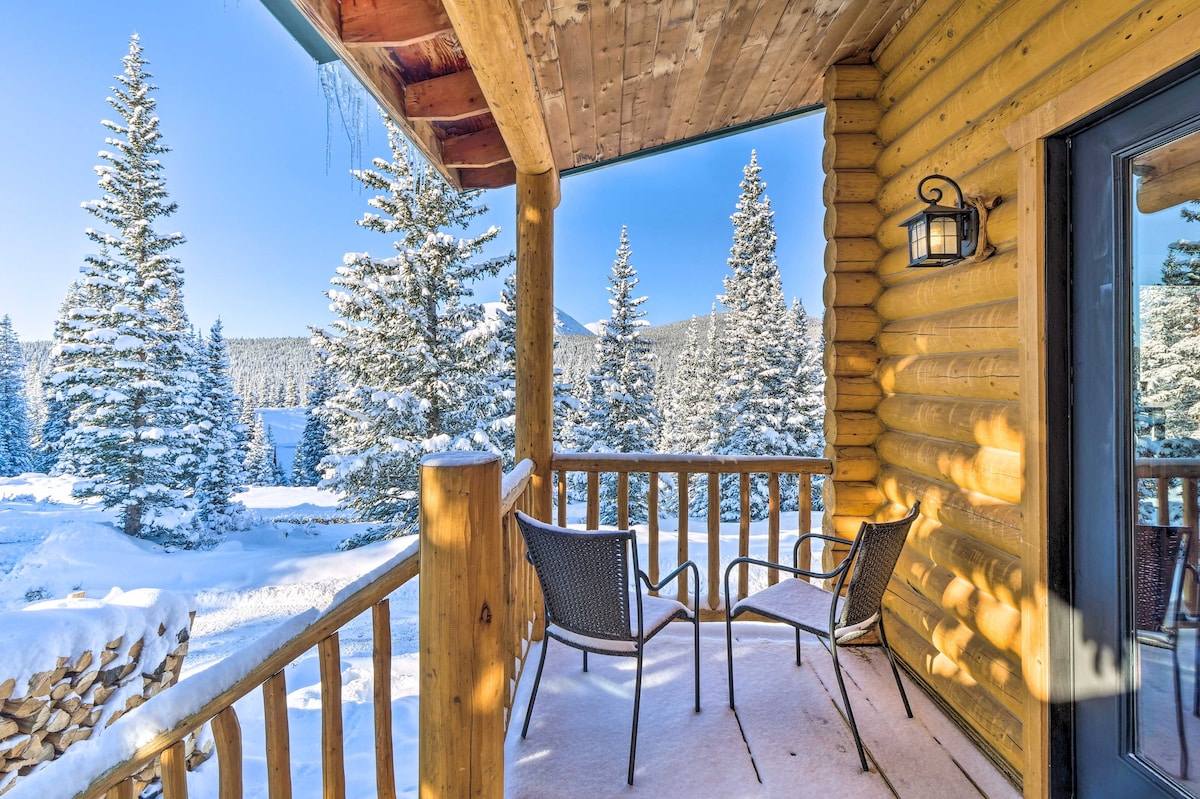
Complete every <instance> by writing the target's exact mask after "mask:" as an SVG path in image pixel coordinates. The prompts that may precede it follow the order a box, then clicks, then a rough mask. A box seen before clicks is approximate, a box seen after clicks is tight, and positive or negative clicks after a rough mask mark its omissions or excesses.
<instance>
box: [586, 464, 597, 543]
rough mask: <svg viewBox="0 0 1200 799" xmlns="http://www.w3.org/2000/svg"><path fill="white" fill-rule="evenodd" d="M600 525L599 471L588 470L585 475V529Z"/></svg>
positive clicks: (595, 527) (592, 528)
mask: <svg viewBox="0 0 1200 799" xmlns="http://www.w3.org/2000/svg"><path fill="white" fill-rule="evenodd" d="M599 527H600V473H599V472H588V476H587V529H589V530H595V529H598V528H599Z"/></svg>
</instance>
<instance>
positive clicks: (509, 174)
mask: <svg viewBox="0 0 1200 799" xmlns="http://www.w3.org/2000/svg"><path fill="white" fill-rule="evenodd" d="M458 179H459V182H460V183H461V184H462V187H463V188H464V189H498V188H500V187H502V186H511V185H513V184H514V183H516V182H517V169H516V167H514V166H513V164H512V161H506V162H504V163H503V164H497V165H496V166H488V167H484V168H483V169H460V170H458Z"/></svg>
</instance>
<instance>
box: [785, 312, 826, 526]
mask: <svg viewBox="0 0 1200 799" xmlns="http://www.w3.org/2000/svg"><path fill="white" fill-rule="evenodd" d="M790 321H791V324H792V333H791V335H790V336H789V341H790V347H791V352H792V356H793V361H794V364H795V365H794V367H793V369H792V379H791V380H790V381H789V387H790V392H789V394H788V407H789V413H788V417H787V427H786V430H787V433H788V438H789V440H790V445H791V451H790V452H789V453H788V454H790V455H803V456H807V457H810V458H819V457H822V456H823V455H824V450H825V367H824V365H823V360H824V359H823V353H824V351H825V343H824V338H823V337H822V336H821V334H820V333H818V332H816V331H815V330H814V329H813V327H812V325H811V324H810V323H809V318H808V314H807V313H805V311H804V305H803V303H801V302H800V300H798V299H797V300H793V302H792V309H791V312H790ZM780 479H781V483H780V493H781V499H782V507H783V509H784V510H793V509H798V508H799V507H800V506H799V480H798V478H797V477H795V476H793V475H783V476H781V478H780ZM824 480H825V478H824V477H823V476H820V475H817V476H814V477H813V479H812V482H811V491H812V493H811V496H812V507H813V508H814V509H815V510H821V509H822V507H823V506H822V503H821V486H822V484H823V483H824Z"/></svg>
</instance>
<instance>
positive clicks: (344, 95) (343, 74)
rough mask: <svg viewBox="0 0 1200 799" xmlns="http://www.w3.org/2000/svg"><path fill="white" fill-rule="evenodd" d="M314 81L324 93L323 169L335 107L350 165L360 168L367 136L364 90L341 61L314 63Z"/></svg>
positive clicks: (329, 158) (328, 162) (329, 159)
mask: <svg viewBox="0 0 1200 799" xmlns="http://www.w3.org/2000/svg"><path fill="white" fill-rule="evenodd" d="M317 81H318V83H319V84H320V86H321V93H322V94H324V95H325V169H326V171H328V170H329V167H330V165H331V163H332V160H333V129H334V121H335V111H336V117H337V120H338V122H340V126H341V129H342V132H343V133H345V134H346V140H347V141H348V142H349V143H350V168H351V169H362V153H363V145H364V144H367V143H369V141H368V136H367V130H368V128H367V105H368V98H367V92H366V90H365V89H363V87H362V84H360V83H359V82H358V79H357V78H355V77H354V75H353V74H351V72H350V70H349V69H347V68H346V65H345V64H343V63H342V62H341V61H331V62H329V63H327V64H317Z"/></svg>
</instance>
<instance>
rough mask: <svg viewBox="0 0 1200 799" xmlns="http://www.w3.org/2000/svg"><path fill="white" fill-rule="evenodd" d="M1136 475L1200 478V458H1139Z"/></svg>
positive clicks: (1140, 476)
mask: <svg viewBox="0 0 1200 799" xmlns="http://www.w3.org/2000/svg"><path fill="white" fill-rule="evenodd" d="M1134 475H1135V476H1136V477H1139V478H1147V477H1200V458H1137V459H1136V460H1135V461H1134Z"/></svg>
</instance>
